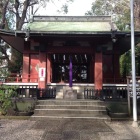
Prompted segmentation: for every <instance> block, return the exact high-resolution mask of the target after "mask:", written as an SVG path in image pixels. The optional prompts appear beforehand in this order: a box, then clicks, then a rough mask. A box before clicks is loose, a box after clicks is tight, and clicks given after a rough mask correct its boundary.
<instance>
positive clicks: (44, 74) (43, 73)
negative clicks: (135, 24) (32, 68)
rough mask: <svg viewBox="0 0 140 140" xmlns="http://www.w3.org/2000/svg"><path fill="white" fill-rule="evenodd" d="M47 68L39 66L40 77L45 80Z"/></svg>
mask: <svg viewBox="0 0 140 140" xmlns="http://www.w3.org/2000/svg"><path fill="white" fill-rule="evenodd" d="M45 77H46V68H39V79H40V81H45Z"/></svg>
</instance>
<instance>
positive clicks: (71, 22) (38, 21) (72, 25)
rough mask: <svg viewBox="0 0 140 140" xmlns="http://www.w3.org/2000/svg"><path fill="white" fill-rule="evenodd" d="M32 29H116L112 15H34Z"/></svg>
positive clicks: (48, 30)
mask: <svg viewBox="0 0 140 140" xmlns="http://www.w3.org/2000/svg"><path fill="white" fill-rule="evenodd" d="M29 28H30V30H31V31H43V32H98V31H102V32H104V31H111V30H116V29H117V27H116V25H115V24H114V23H112V22H111V16H34V17H33V20H32V22H31V23H30V24H29Z"/></svg>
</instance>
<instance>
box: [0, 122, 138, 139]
mask: <svg viewBox="0 0 140 140" xmlns="http://www.w3.org/2000/svg"><path fill="white" fill-rule="evenodd" d="M124 139H125V140H126V139H127V140H140V128H133V127H132V122H131V121H113V122H106V121H100V120H85V119H64V120H62V119H55V120H54V119H53V120H52V119H48V120H40V121H30V120H6V119H1V120H0V140H124Z"/></svg>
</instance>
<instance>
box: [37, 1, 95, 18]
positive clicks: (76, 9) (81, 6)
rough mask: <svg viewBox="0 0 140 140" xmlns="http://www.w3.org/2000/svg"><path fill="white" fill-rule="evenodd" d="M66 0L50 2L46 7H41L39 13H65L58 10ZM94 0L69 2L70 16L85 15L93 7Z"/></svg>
mask: <svg viewBox="0 0 140 140" xmlns="http://www.w3.org/2000/svg"><path fill="white" fill-rule="evenodd" d="M65 1H66V0H59V1H58V0H54V2H49V3H48V4H47V6H46V8H44V9H42V8H41V9H40V10H39V11H38V12H37V14H38V15H51V16H54V15H63V14H60V13H58V12H57V11H58V10H60V9H61V6H62V4H64V3H65ZM93 1H94V0H74V2H71V3H69V12H68V14H67V15H68V16H84V15H85V13H86V12H87V11H88V10H90V9H91V4H92V2H93Z"/></svg>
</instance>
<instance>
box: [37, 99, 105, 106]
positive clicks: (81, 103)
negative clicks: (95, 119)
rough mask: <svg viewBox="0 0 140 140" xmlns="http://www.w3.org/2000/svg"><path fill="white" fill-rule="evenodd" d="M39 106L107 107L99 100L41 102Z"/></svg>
mask: <svg viewBox="0 0 140 140" xmlns="http://www.w3.org/2000/svg"><path fill="white" fill-rule="evenodd" d="M37 104H39V105H103V106H104V105H105V103H104V102H103V101H99V100H88V99H87V100H61V99H60V100H55V99H54V100H39V101H38V103H37Z"/></svg>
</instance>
